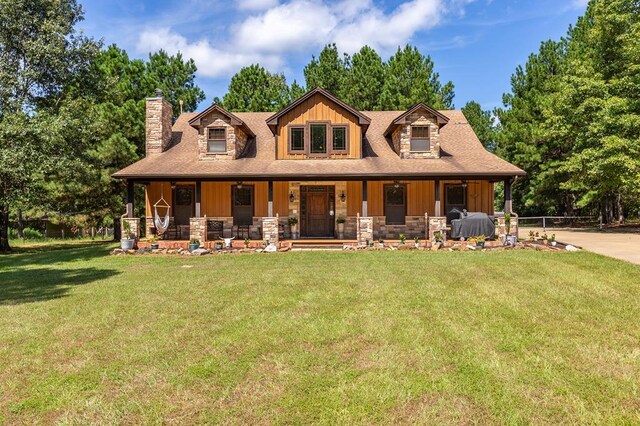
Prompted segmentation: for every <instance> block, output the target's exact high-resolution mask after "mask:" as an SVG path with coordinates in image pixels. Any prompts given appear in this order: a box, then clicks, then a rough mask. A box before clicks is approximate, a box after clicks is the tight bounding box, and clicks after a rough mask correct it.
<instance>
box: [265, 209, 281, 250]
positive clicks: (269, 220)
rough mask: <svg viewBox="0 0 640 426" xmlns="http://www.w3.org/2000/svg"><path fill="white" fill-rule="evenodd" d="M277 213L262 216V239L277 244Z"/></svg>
mask: <svg viewBox="0 0 640 426" xmlns="http://www.w3.org/2000/svg"><path fill="white" fill-rule="evenodd" d="M278 221H279V218H278V215H276V216H275V217H263V218H262V241H264V242H265V243H267V244H275V245H278Z"/></svg>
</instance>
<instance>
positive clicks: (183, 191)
mask: <svg viewBox="0 0 640 426" xmlns="http://www.w3.org/2000/svg"><path fill="white" fill-rule="evenodd" d="M192 196H193V192H192V191H191V188H176V205H177V206H189V205H191V199H192Z"/></svg>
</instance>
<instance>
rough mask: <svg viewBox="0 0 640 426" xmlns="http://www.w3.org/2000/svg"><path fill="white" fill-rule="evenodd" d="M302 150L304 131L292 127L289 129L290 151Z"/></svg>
mask: <svg viewBox="0 0 640 426" xmlns="http://www.w3.org/2000/svg"><path fill="white" fill-rule="evenodd" d="M303 150H304V129H303V128H301V127H294V128H292V129H291V151H303Z"/></svg>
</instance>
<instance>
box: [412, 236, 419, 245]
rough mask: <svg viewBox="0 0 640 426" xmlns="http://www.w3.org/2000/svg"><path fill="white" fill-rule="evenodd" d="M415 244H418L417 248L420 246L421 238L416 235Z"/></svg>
mask: <svg viewBox="0 0 640 426" xmlns="http://www.w3.org/2000/svg"><path fill="white" fill-rule="evenodd" d="M413 244H414V245H415V246H416V248H420V238H418V237H414V238H413Z"/></svg>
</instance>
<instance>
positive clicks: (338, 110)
mask: <svg viewBox="0 0 640 426" xmlns="http://www.w3.org/2000/svg"><path fill="white" fill-rule="evenodd" d="M310 121H330V122H331V124H333V125H337V124H346V125H348V134H349V136H348V145H349V146H348V148H349V149H348V151H347V152H346V153H344V154H336V153H333V154H331V155H330V156H329V157H330V158H361V156H362V130H361V127H360V124H359V123H358V118H357V117H355V116H354V115H353V114H352V113H350V112H348V111H347V110H346V109H344V108H342V107H341V106H340V105H338V104H336V103H334V102H333V101H331V100H329V99H327V98H325V97H323V96H319V95H315V96H313V97H311V98H309V99H307V100H306V101H304V102H303V103H301V104H300V105H298V106H296V107H295V108H294V109H293V110H291V111H289V112H288V113H286V114H285V115H283V116H282V118H281V119H280V120H279V126H278V134H277V158H278V159H294V160H296V159H305V158H308V155H307V154H306V153H300V154H289V150H288V147H289V126H290V125H305V124H307V123H308V122H310ZM329 133H330V131H329ZM305 137H306V138H307V139H308V137H309V135H308V130H307V131H306V133H305Z"/></svg>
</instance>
